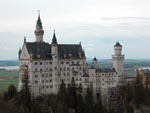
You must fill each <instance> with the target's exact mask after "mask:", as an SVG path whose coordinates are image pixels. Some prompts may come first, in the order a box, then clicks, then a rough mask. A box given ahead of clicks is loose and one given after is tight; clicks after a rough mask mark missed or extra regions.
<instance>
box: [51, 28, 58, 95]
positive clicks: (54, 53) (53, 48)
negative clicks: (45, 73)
mask: <svg viewBox="0 0 150 113" xmlns="http://www.w3.org/2000/svg"><path fill="white" fill-rule="evenodd" d="M51 55H52V59H53V61H52V65H53V69H52V71H53V72H52V74H53V78H52V79H53V80H52V81H55V80H56V79H58V45H57V39H56V35H55V30H54V34H53V39H52V43H51ZM53 85H54V86H56V85H58V82H54V83H53ZM53 92H54V93H55V94H57V93H58V87H53Z"/></svg>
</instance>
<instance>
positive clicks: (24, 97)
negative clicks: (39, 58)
mask: <svg viewBox="0 0 150 113" xmlns="http://www.w3.org/2000/svg"><path fill="white" fill-rule="evenodd" d="M22 83H23V86H22V89H21V91H20V92H19V94H18V95H17V97H16V103H17V104H22V105H24V106H25V107H27V108H28V109H31V94H30V89H29V80H28V71H27V70H25V72H24V75H23V79H22Z"/></svg>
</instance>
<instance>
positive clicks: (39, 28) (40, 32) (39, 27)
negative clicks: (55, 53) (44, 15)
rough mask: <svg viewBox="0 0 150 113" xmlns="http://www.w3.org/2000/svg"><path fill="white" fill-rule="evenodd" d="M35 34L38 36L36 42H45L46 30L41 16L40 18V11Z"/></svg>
mask: <svg viewBox="0 0 150 113" xmlns="http://www.w3.org/2000/svg"><path fill="white" fill-rule="evenodd" d="M34 33H35V36H36V42H38V43H39V42H43V35H44V30H43V26H42V22H41V18H40V13H39V14H38V19H37V22H36V28H35V31H34Z"/></svg>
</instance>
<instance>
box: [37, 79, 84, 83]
mask: <svg viewBox="0 0 150 113" xmlns="http://www.w3.org/2000/svg"><path fill="white" fill-rule="evenodd" d="M55 81H57V79H55ZM60 81H64V82H65V81H68V82H69V81H70V79H69V78H68V79H60ZM75 81H82V79H81V78H79V79H78V78H76V79H75ZM51 82H52V79H50V80H42V83H51ZM35 83H36V84H37V83H38V81H35Z"/></svg>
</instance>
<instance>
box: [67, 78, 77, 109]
mask: <svg viewBox="0 0 150 113" xmlns="http://www.w3.org/2000/svg"><path fill="white" fill-rule="evenodd" d="M67 100H68V107H69V108H72V109H75V110H76V106H77V88H76V83H75V80H74V77H72V80H71V84H69V85H68V99H67Z"/></svg>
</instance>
